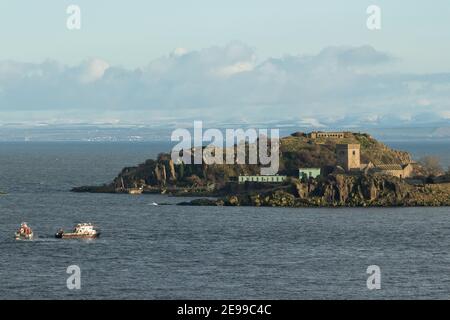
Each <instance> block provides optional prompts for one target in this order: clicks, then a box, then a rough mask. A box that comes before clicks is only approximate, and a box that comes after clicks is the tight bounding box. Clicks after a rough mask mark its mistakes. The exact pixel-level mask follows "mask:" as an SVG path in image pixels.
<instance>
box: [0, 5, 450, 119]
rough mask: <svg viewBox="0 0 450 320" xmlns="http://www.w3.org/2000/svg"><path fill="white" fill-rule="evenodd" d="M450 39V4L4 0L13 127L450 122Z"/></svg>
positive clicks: (0, 53) (2, 113) (0, 62)
mask: <svg viewBox="0 0 450 320" xmlns="http://www.w3.org/2000/svg"><path fill="white" fill-rule="evenodd" d="M69 4H77V5H79V6H80V8H81V14H82V16H81V17H82V27H81V30H79V31H69V30H67V29H66V18H67V14H66V12H65V11H66V8H67V6H68V5H69ZM371 4H376V5H378V6H380V8H381V10H382V29H381V30H378V31H370V30H368V29H367V28H366V19H367V14H366V8H367V7H368V6H369V5H371ZM449 40H450V3H449V2H448V0H434V1H432V2H427V1H404V0H398V1H365V0H346V1H331V0H329V1H324V0H316V1H299V0H280V1H267V0H258V1H256V0H246V1H235V0H227V1H210V0H209V1H207V0H191V1H181V0H178V1H175V0H168V1H148V0H146V1H140V0H134V1H133V0H131V1H123V0H115V1H103V0H95V1H92V0H72V1H62V0H40V1H25V0H8V1H5V0H0V43H1V44H0V117H1V119H0V122H8V121H19V122H20V121H61V122H64V121H73V122H76V121H128V122H134V121H138V120H140V121H141V120H142V119H143V118H145V117H150V115H152V116H154V117H155V119H156V118H157V119H160V120H164V119H173V118H174V113H173V112H167V113H164V112H163V109H169V108H170V109H171V110H177V112H178V115H179V116H180V117H181V115H186V116H188V117H195V116H196V115H197V114H202V115H205V116H206V115H208V114H209V117H211V118H213V117H223V116H225V115H224V114H223V112H222V110H223V109H224V108H228V110H230V108H232V109H231V110H235V112H234V115H235V118H236V119H237V120H239V119H241V120H242V121H251V119H252V118H254V117H255V113H261V110H264V112H263V113H264V114H265V115H267V116H268V118H273V116H274V115H276V114H277V112H275V111H273V110H282V111H284V112H282V115H283V116H286V117H288V115H289V114H291V113H292V112H297V113H298V114H303V116H302V117H303V118H308V119H311V122H312V123H316V122H317V121H318V122H320V121H322V122H326V121H328V120H327V119H325V118H326V116H329V118H332V119H337V118H339V116H347V115H348V114H349V113H350V111H351V112H352V113H353V111H354V110H355V109H357V110H358V112H359V113H360V114H361V118H362V119H365V117H366V118H369V119H372V120H373V121H377V120H376V119H382V118H383V117H384V118H386V117H390V115H391V114H394V115H395V116H398V117H400V116H403V118H405V119H407V120H408V119H409V120H411V119H413V118H414V117H415V116H416V115H420V114H424V113H426V114H427V116H431V115H435V116H436V117H437V118H443V119H447V116H448V118H450V114H448V113H447V111H448V110H450V104H449V103H448V100H449V98H450V97H449V94H448V93H447V91H448V90H447V89H448V88H449V82H448V81H449V80H448V76H447V74H448V73H449V72H450V41H449ZM343 57H345V59H355V60H354V63H352V62H350V63H348V61H347V62H344V60H342V58H343ZM361 57H363V58H362V60H361V61H363V62H362V63H360V62H358V61H357V60H358V59H359V58H361ZM211 77H213V79H211ZM266 78H267V79H266ZM331 79H332V81H331ZM327 81H330V83H327ZM252 84H255V86H252ZM383 87H384V89H380V88H383ZM205 90H206V91H205ZM232 97H234V98H232ZM376 97H378V98H379V99H377V101H374V99H375V98H376ZM220 99H222V100H220ZM130 103H132V104H133V105H130ZM233 108H235V109H233ZM312 108H314V109H315V110H319V111H318V112H316V113H317V114H316V113H314V112H311V109H312ZM130 110H134V111H130ZM374 110H376V111H374ZM24 111H26V114H24ZM405 112H406V113H408V115H407V116H404V113H405ZM226 115H229V114H226ZM280 116H281V115H280ZM431 117H432V116H431ZM319 118H320V119H319ZM149 121H150V120H149ZM299 121H303V120H301V119H300V120H299ZM315 121H316V122H315Z"/></svg>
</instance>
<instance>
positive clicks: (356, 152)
mask: <svg viewBox="0 0 450 320" xmlns="http://www.w3.org/2000/svg"><path fill="white" fill-rule="evenodd" d="M336 159H337V165H338V166H340V167H342V168H343V169H344V170H345V171H346V172H351V171H360V172H364V173H366V174H367V173H374V174H384V175H390V176H394V177H397V178H401V179H403V178H409V177H411V176H412V173H413V170H414V168H413V166H412V164H410V163H408V164H395V163H389V164H373V163H372V162H369V163H367V164H362V163H361V146H360V145H359V144H337V145H336Z"/></svg>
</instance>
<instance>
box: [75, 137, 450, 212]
mask: <svg viewBox="0 0 450 320" xmlns="http://www.w3.org/2000/svg"><path fill="white" fill-rule="evenodd" d="M245 144H246V147H248V146H249V143H248V142H247V143H245ZM246 150H247V149H246ZM234 152H237V145H235V146H234ZM428 162H430V163H427V161H414V160H413V159H412V157H411V155H410V154H409V153H408V152H405V151H398V150H394V149H392V148H389V147H388V146H386V145H385V144H383V143H381V142H379V141H377V140H376V139H374V138H373V137H371V136H370V135H369V134H366V133H356V132H320V131H313V132H309V133H303V132H296V133H293V134H291V135H290V136H286V137H283V138H281V139H280V141H279V171H278V174H277V175H273V176H266V175H261V174H260V170H261V167H262V165H261V164H239V163H234V164H231V165H230V164H211V165H208V164H206V163H204V162H203V163H201V164H186V163H183V162H181V163H180V162H178V163H174V161H172V159H171V155H170V154H169V153H161V154H159V155H158V157H157V158H156V159H149V160H147V161H145V162H144V163H142V164H140V165H138V166H136V167H127V168H124V169H123V170H122V171H121V172H120V173H119V175H118V176H117V177H116V178H115V179H114V180H113V181H112V182H110V183H107V184H104V185H101V186H82V187H76V188H73V189H72V191H73V192H93V193H127V194H145V193H160V194H170V195H174V196H193V197H196V198H198V199H195V200H192V201H190V202H182V203H180V205H209V206H270V207H371V206H449V205H450V174H449V172H447V173H446V172H444V170H443V169H442V168H440V167H439V166H437V165H433V164H432V163H431V161H428Z"/></svg>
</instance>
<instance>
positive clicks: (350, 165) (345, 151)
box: [336, 144, 361, 171]
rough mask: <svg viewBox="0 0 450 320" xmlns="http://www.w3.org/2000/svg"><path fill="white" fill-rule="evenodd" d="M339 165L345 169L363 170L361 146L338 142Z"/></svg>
mask: <svg viewBox="0 0 450 320" xmlns="http://www.w3.org/2000/svg"><path fill="white" fill-rule="evenodd" d="M336 159H337V165H338V166H341V167H342V168H344V170H345V171H352V170H361V160H360V159H361V146H360V145H359V144H337V145H336Z"/></svg>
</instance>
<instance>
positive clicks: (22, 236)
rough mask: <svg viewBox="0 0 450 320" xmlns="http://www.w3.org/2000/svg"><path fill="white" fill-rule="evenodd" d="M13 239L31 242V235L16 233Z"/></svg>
mask: <svg viewBox="0 0 450 320" xmlns="http://www.w3.org/2000/svg"><path fill="white" fill-rule="evenodd" d="M14 238H15V239H16V240H33V233H30V234H19V233H16V234H15V235H14Z"/></svg>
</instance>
